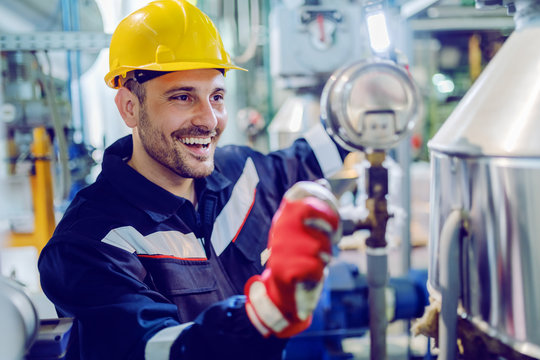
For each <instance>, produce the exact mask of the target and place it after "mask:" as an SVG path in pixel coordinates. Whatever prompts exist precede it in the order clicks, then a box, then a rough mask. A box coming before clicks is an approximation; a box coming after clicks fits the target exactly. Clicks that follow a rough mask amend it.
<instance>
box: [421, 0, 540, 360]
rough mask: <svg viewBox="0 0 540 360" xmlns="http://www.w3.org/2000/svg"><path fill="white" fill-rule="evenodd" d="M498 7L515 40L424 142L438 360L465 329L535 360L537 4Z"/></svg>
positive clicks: (539, 168)
mask: <svg viewBox="0 0 540 360" xmlns="http://www.w3.org/2000/svg"><path fill="white" fill-rule="evenodd" d="M501 4H503V3H502V2H501ZM477 5H480V6H479V7H481V5H482V4H477ZM504 5H507V6H509V9H510V10H511V11H515V15H514V20H515V23H516V29H515V31H514V33H513V34H512V35H511V36H510V37H509V38H508V39H507V41H506V42H505V44H504V46H503V47H502V48H501V50H500V51H499V53H498V54H497V55H496V56H495V57H494V58H493V59H492V61H491V62H490V63H489V65H488V66H487V67H486V69H485V70H484V71H483V73H482V74H481V76H480V77H479V78H478V79H477V81H476V82H475V83H474V85H473V86H472V88H471V89H470V90H469V92H468V93H467V94H466V96H465V97H464V98H463V99H462V101H461V102H460V104H459V105H458V106H457V108H456V109H455V110H454V112H453V113H452V114H451V115H450V117H449V118H448V120H447V121H446V122H445V123H444V125H443V126H442V128H441V129H440V130H439V132H438V133H437V134H436V135H435V137H434V138H433V139H432V140H431V141H430V142H429V148H430V151H431V164H432V165H431V166H432V168H431V171H432V174H431V175H432V186H431V193H430V196H431V198H430V200H431V217H430V242H429V252H430V264H429V280H428V286H429V288H430V292H431V294H432V295H433V296H434V297H435V298H438V299H439V300H440V301H441V303H442V309H441V314H440V317H439V340H440V343H439V345H440V350H441V355H440V358H441V359H455V358H457V357H458V356H459V355H458V352H457V348H456V337H457V336H456V334H457V333H460V332H462V331H463V325H464V324H468V325H470V329H473V330H474V332H476V333H480V334H481V335H483V338H484V339H488V340H487V341H488V342H489V341H493V342H492V345H488V346H486V348H487V349H494V348H495V346H493V344H495V343H497V344H500V345H502V346H503V347H507V348H509V349H510V350H511V351H512V352H514V353H515V354H517V355H518V356H519V355H523V356H527V357H533V358H540V331H539V330H538V329H539V328H538V326H539V324H540V1H538V0H517V1H515V2H513V3H507V2H506V1H505V2H504ZM457 314H459V316H457ZM462 335H463V334H462V333H460V336H459V337H462ZM489 339H491V340H489ZM497 348H498V347H497ZM505 358H506V357H505Z"/></svg>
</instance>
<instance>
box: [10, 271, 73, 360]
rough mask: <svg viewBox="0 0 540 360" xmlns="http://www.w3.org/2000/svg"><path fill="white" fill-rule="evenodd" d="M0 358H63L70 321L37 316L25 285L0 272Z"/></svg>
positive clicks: (70, 325) (20, 359)
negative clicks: (41, 318) (45, 318)
mask: <svg viewBox="0 0 540 360" xmlns="http://www.w3.org/2000/svg"><path fill="white" fill-rule="evenodd" d="M0 316H1V318H2V321H1V322H0V334H2V336H0V358H1V359H2V360H22V359H26V360H37V359H42V360H45V359H51V360H52V359H58V360H60V359H63V358H64V355H65V354H66V350H67V346H68V343H69V335H70V333H71V328H72V324H73V321H72V319H69V318H63V319H49V320H41V321H40V320H39V318H38V312H37V310H36V307H35V305H34V303H33V302H32V300H31V298H30V296H29V294H28V293H27V292H26V290H25V288H24V287H23V286H21V285H20V284H18V283H17V282H16V281H14V280H12V279H9V278H6V277H3V276H0Z"/></svg>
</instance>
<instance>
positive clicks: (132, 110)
mask: <svg viewBox="0 0 540 360" xmlns="http://www.w3.org/2000/svg"><path fill="white" fill-rule="evenodd" d="M114 102H115V103H116V107H117V108H118V112H119V113H120V116H122V119H124V122H125V123H126V125H127V126H128V127H130V128H134V127H136V126H137V125H138V124H139V99H137V97H136V96H135V95H134V94H133V93H132V92H131V91H129V90H128V89H126V88H125V87H121V88H120V89H118V92H117V93H116V96H115V97H114Z"/></svg>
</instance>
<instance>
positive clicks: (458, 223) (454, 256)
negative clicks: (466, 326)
mask: <svg viewBox="0 0 540 360" xmlns="http://www.w3.org/2000/svg"><path fill="white" fill-rule="evenodd" d="M462 234H463V217H462V213H461V210H454V211H452V212H451V213H450V214H449V215H448V217H447V218H446V221H445V223H444V225H443V228H442V231H441V239H440V240H441V242H440V247H441V248H440V256H441V259H440V261H441V267H440V282H441V284H440V285H441V314H440V316H439V348H440V350H441V353H440V355H439V356H440V359H441V360H455V359H457V307H458V301H459V295H460V286H461V281H460V278H461V267H460V266H459V264H460V252H461V237H462Z"/></svg>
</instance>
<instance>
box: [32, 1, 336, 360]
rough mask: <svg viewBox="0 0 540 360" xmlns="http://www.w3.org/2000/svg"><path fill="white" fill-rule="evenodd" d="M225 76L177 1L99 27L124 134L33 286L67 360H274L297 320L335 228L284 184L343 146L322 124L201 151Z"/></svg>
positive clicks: (210, 137)
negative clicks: (63, 335)
mask: <svg viewBox="0 0 540 360" xmlns="http://www.w3.org/2000/svg"><path fill="white" fill-rule="evenodd" d="M230 69H240V68H238V67H236V66H234V65H233V64H231V62H230V59H229V56H228V54H227V53H226V52H225V50H224V49H223V45H222V42H221V39H220V37H219V34H218V32H217V30H216V29H215V27H214V25H213V24H212V22H211V21H210V20H209V18H208V17H206V15H204V14H203V13H202V12H200V11H199V10H198V9H197V8H196V7H194V6H192V5H190V4H189V3H187V2H184V1H182V0H159V1H156V2H153V3H150V4H149V5H147V6H145V7H143V8H142V9H140V10H138V11H136V12H134V13H133V14H131V15H129V16H128V17H127V18H125V19H124V20H123V21H122V22H121V23H120V24H119V26H118V28H117V29H116V31H115V33H114V34H113V37H112V40H111V46H110V71H109V73H108V74H107V75H106V77H105V81H106V83H107V84H108V85H109V86H111V87H113V88H116V89H118V92H117V95H116V97H115V102H116V105H117V107H118V110H119V112H120V114H121V116H122V118H123V120H124V122H125V123H126V125H127V126H129V127H130V128H131V129H132V135H130V136H127V137H125V138H122V139H120V140H118V141H117V142H116V143H114V144H113V145H111V146H110V147H109V148H107V150H106V151H105V155H104V158H103V164H102V172H101V174H100V176H99V177H98V179H97V180H96V182H95V183H94V184H92V185H90V186H89V187H87V188H86V189H84V190H82V191H80V192H79V193H78V194H77V196H76V197H75V199H74V200H73V202H72V204H71V205H70V207H69V208H68V209H67V211H66V213H65V215H64V217H63V219H62V221H61V222H60V223H59V225H58V227H57V229H56V231H55V233H54V235H53V237H52V239H51V240H50V242H49V243H48V244H47V246H46V247H45V248H44V249H43V251H42V253H41V256H40V260H39V270H40V274H41V281H42V287H43V290H44V291H45V293H46V294H47V296H48V297H49V298H50V299H51V300H52V301H53V302H54V304H55V306H56V308H57V310H58V313H59V315H60V316H70V317H74V318H75V319H76V322H75V324H76V326H77V329H76V331H75V332H74V334H73V336H74V341H75V343H74V344H72V346H71V347H70V353H69V357H70V358H81V359H100V360H104V359H143V358H145V359H169V358H170V359H255V358H258V359H279V358H281V353H282V350H283V348H284V346H285V343H286V339H287V338H288V337H290V336H293V335H295V334H297V333H299V332H300V331H302V330H304V329H305V328H306V327H307V326H309V323H310V319H311V314H312V312H313V308H314V307H315V304H316V302H317V299H318V295H319V294H320V284H321V282H322V278H323V270H324V266H325V265H326V263H327V261H328V259H329V255H330V252H331V248H330V241H329V238H330V237H331V236H332V234H333V233H335V232H336V230H337V228H338V221H339V219H338V216H337V212H336V209H335V207H332V206H331V205H329V204H331V201H329V197H328V196H327V194H325V193H324V190H323V189H321V188H320V187H317V186H316V185H314V183H307V184H306V183H301V185H295V183H297V182H298V181H301V180H314V179H318V178H322V177H324V176H325V175H329V174H330V171H331V170H332V169H335V170H337V169H339V167H340V165H341V159H342V157H343V156H344V153H341V154H340V151H341V150H338V149H337V148H336V146H335V144H334V143H333V142H332V141H331V140H330V139H329V138H328V136H327V135H326V133H325V132H324V131H323V130H322V127H321V128H320V129H318V130H316V131H315V132H313V133H312V134H311V136H310V137H308V139H311V140H298V141H297V142H296V143H295V144H294V145H293V146H292V147H291V148H289V149H286V150H282V151H278V152H274V153H271V154H269V155H267V156H264V155H262V154H260V153H257V152H255V151H253V150H251V149H249V148H247V147H239V146H227V147H223V148H216V146H217V142H218V139H219V137H220V135H221V133H222V132H223V130H224V128H225V126H226V123H227V113H226V109H225V105H224V98H225V95H226V90H225V84H224V74H225V73H226V71H228V70H230ZM314 151H316V153H315V152H314ZM317 155H318V156H317ZM322 158H326V160H328V161H321V159H322ZM291 187H292V188H291ZM288 189H290V190H288ZM287 190H288V191H287ZM280 204H281V205H280ZM278 207H279V211H278ZM276 211H278V212H277V214H276V215H275V217H274V220H273V223H271V222H272V217H273V216H274V214H275V213H276ZM263 270H264V272H263ZM261 273H262V275H259V274H261Z"/></svg>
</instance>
